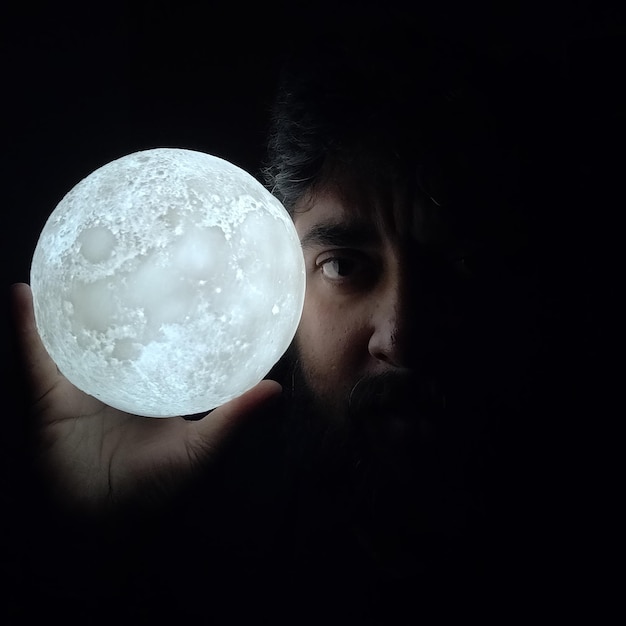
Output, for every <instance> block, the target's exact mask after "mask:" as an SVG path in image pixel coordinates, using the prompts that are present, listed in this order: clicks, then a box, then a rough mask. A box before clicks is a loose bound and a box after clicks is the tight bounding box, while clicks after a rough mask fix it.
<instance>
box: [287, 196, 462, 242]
mask: <svg viewBox="0 0 626 626" xmlns="http://www.w3.org/2000/svg"><path fill="white" fill-rule="evenodd" d="M293 219H294V224H295V226H296V230H297V231H298V235H299V236H300V239H301V240H302V241H303V244H307V245H310V244H311V243H315V242H317V241H324V242H325V243H328V244H332V243H333V237H336V238H337V244H338V245H339V244H340V243H341V245H350V244H352V243H353V244H355V245H356V244H357V243H358V244H359V245H367V244H375V243H380V242H381V241H382V240H388V241H390V242H392V243H393V244H394V245H397V246H403V245H409V246H410V245H415V244H418V245H420V246H424V247H431V246H433V247H439V246H441V245H444V244H445V243H448V242H450V240H451V239H453V238H456V237H455V236H454V234H453V232H452V229H451V228H450V224H448V220H446V219H445V214H444V211H443V210H442V209H441V207H438V206H437V205H436V204H435V203H433V202H432V201H431V202H430V203H428V202H427V201H425V200H423V199H416V198H415V197H411V196H410V195H409V194H408V193H406V192H403V191H400V190H396V192H395V193H393V192H391V191H389V192H387V193H381V192H380V191H378V192H374V191H373V190H372V189H371V188H369V189H368V186H367V185H364V186H363V187H362V188H360V189H359V188H354V187H350V188H348V187H345V186H343V187H341V186H338V185H327V186H325V187H324V188H323V189H321V190H318V191H315V192H311V193H309V194H307V195H306V196H305V197H303V198H301V200H300V201H299V202H298V203H296V206H295V209H294V212H293Z"/></svg>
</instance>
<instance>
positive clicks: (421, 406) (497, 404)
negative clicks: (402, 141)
mask: <svg viewBox="0 0 626 626" xmlns="http://www.w3.org/2000/svg"><path fill="white" fill-rule="evenodd" d="M360 201H361V202H367V201H368V200H367V198H361V200H360ZM400 201H401V200H400ZM354 202H355V201H354V200H351V199H350V198H349V196H347V195H346V194H340V193H337V192H336V191H333V189H332V188H327V189H326V190H325V191H323V192H320V193H317V194H315V195H314V196H312V197H310V198H308V199H307V200H306V201H302V202H301V203H300V204H299V205H298V206H297V207H296V211H295V214H294V222H295V226H296V229H297V231H298V234H299V236H300V239H301V242H302V247H303V252H304V257H305V263H306V272H307V291H306V299H305V304H304V311H303V315H302V319H301V322H300V326H299V328H298V332H297V335H296V351H297V355H298V358H299V368H300V370H301V372H302V375H303V377H304V381H305V383H306V385H307V386H308V388H309V390H310V393H311V394H312V397H313V398H314V399H315V402H316V409H317V410H318V411H319V412H320V414H321V416H323V419H325V420H326V422H327V424H328V425H330V426H331V427H332V428H333V429H335V430H337V431H338V432H344V433H348V435H346V436H354V434H355V433H357V434H358V437H360V438H361V442H360V444H359V445H360V446H361V447H362V448H363V449H366V450H367V453H368V454H369V453H372V452H373V454H374V456H378V457H380V458H383V459H384V458H385V457H387V458H394V457H395V458H399V457H398V456H397V455H398V454H399V453H401V452H404V453H407V454H408V456H410V455H411V454H414V453H415V445H417V446H421V445H423V444H424V442H425V441H426V442H427V441H428V440H429V438H433V437H435V438H436V437H439V438H441V437H442V436H453V437H464V436H465V434H459V433H461V431H463V433H465V432H467V431H469V432H477V431H478V430H480V428H482V427H483V426H484V422H485V420H487V419H489V418H490V416H489V415H488V413H489V411H493V410H494V409H495V410H500V409H501V408H502V406H503V404H506V403H507V402H508V403H511V402H512V403H514V402H515V394H516V393H518V392H519V388H520V383H522V381H523V370H524V367H525V364H526V361H525V359H524V357H523V354H522V351H521V347H522V345H523V344H524V343H525V342H526V334H525V329H524V328H522V327H521V326H520V325H519V323H520V320H519V319H518V318H519V316H520V312H521V310H520V308H519V307H518V306H517V304H518V303H517V301H516V297H517V296H521V292H520V291H519V290H517V289H516V287H515V285H514V281H513V279H512V278H511V277H510V276H509V275H507V274H506V273H505V272H504V271H503V268H504V267H505V265H506V262H505V261H504V260H503V259H502V258H500V257H496V256H493V255H494V254H495V253H493V249H494V248H493V241H490V238H491V239H494V235H493V233H492V234H489V235H485V236H484V237H483V238H482V240H481V239H480V238H479V237H476V236H475V234H476V233H474V234H473V235H470V233H471V232H472V230H471V229H465V230H462V229H459V228H458V225H455V223H454V220H453V219H452V218H450V217H449V216H448V215H447V214H446V211H445V209H443V208H441V207H439V206H438V205H437V204H436V203H434V202H432V203H427V202H424V203H422V204H421V205H420V206H413V207H411V208H409V209H407V208H406V207H405V208H404V209H403V208H402V207H400V210H399V211H398V206H397V205H398V203H399V201H398V199H396V200H395V204H396V207H395V209H394V208H392V207H391V205H388V206H386V207H385V206H383V205H382V203H380V202H379V204H378V205H377V206H374V205H373V206H372V208H371V210H369V209H368V210H365V211H364V210H362V208H363V207H356V206H355V204H354ZM385 211H387V215H389V214H390V213H394V211H395V213H396V214H397V215H402V214H404V216H405V217H404V218H403V219H401V220H400V221H402V224H398V218H397V216H396V218H389V219H385V218H383V217H381V216H384V215H385ZM407 215H409V217H408V218H407V217H406V216H407ZM518 235H519V232H518V229H517V228H516V226H515V225H514V224H513V226H512V223H510V222H506V221H505V222H503V224H502V225H500V228H499V229H498V230H497V232H496V234H495V241H497V243H498V246H499V247H500V249H501V250H505V251H507V252H512V251H514V247H515V245H517V243H516V242H515V239H516V238H517V236H518ZM485 250H488V251H489V252H488V254H491V257H490V258H489V259H488V263H487V265H489V268H488V269H487V270H485V269H484V268H482V267H478V270H477V269H476V267H474V266H473V265H472V263H474V264H475V259H473V257H472V255H474V257H476V253H477V252H479V254H478V256H480V254H483V255H484V254H486V253H485ZM468 259H470V262H469V263H468V262H467V260H468ZM475 265H476V264H475ZM478 265H480V264H478ZM483 265H484V259H483ZM476 274H479V275H478V276H477V275H476ZM511 294H516V295H514V297H513V298H512V295H511ZM522 317H523V316H522ZM455 429H457V430H456V431H455ZM459 429H460V430H459ZM444 431H445V432H446V435H442V433H443V432H444Z"/></svg>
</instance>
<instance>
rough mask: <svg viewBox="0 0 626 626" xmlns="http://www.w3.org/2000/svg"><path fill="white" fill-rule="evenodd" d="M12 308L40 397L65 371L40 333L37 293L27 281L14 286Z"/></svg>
mask: <svg viewBox="0 0 626 626" xmlns="http://www.w3.org/2000/svg"><path fill="white" fill-rule="evenodd" d="M11 310H12V316H13V328H14V330H15V335H16V340H17V346H18V348H19V352H20V361H21V363H22V367H23V368H24V373H25V375H26V377H27V381H28V383H29V385H30V386H31V391H32V393H33V396H34V398H35V399H39V398H41V397H42V396H43V395H44V394H45V393H47V392H48V391H49V390H50V389H51V388H52V387H53V386H54V385H55V383H56V382H58V380H59V378H60V376H61V374H60V373H59V370H58V368H57V366H56V364H55V362H54V361H53V360H52V359H51V358H50V356H49V355H48V352H47V351H46V349H45V347H44V345H43V343H42V341H41V337H40V336H39V332H38V330H37V325H36V323H35V314H34V311H33V295H32V292H31V289H30V287H29V285H27V284H26V283H16V284H14V285H12V286H11Z"/></svg>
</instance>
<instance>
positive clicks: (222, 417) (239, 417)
mask: <svg viewBox="0 0 626 626" xmlns="http://www.w3.org/2000/svg"><path fill="white" fill-rule="evenodd" d="M281 392H282V387H281V386H280V384H279V383H277V382H276V381H274V380H262V381H261V382H260V383H258V384H257V385H256V386H254V387H253V388H252V389H250V390H249V391H247V392H246V393H244V394H242V395H241V396H239V397H237V398H235V399H234V400H231V401H230V402H227V403H226V404H223V405H222V406H220V407H218V408H217V409H215V410H214V411H211V413H209V414H208V415H207V416H205V417H204V418H202V419H201V420H199V421H197V422H191V424H193V427H194V428H195V429H196V431H197V436H198V442H199V444H200V445H201V446H202V447H203V448H207V449H212V450H214V449H215V446H217V445H219V444H220V443H221V442H222V441H223V440H224V439H225V438H226V437H227V436H228V435H229V434H230V433H231V432H232V431H233V430H234V429H235V428H236V427H237V426H238V425H239V424H240V423H241V422H243V421H245V419H246V418H248V417H250V416H251V415H252V414H254V413H256V412H258V411H259V410H260V409H262V408H264V407H267V406H268V405H269V404H270V403H271V402H272V401H273V400H275V399H276V398H278V397H279V396H280V394H281Z"/></svg>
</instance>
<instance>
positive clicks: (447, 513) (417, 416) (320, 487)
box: [276, 347, 493, 576]
mask: <svg viewBox="0 0 626 626" xmlns="http://www.w3.org/2000/svg"><path fill="white" fill-rule="evenodd" d="M281 364H282V365H281V367H282V376H276V377H277V378H278V379H279V380H280V381H281V382H282V383H283V387H284V390H285V396H286V402H287V420H286V428H287V439H288V441H289V446H290V450H291V460H292V463H291V465H292V468H293V470H292V471H294V472H296V473H299V475H300V476H301V481H300V485H301V489H300V494H301V497H302V498H305V499H307V498H308V499H309V503H308V505H307V506H306V508H307V510H308V511H309V513H308V514H307V518H308V519H311V510H313V509H315V515H314V516H313V517H315V518H316V519H319V518H320V517H324V515H326V522H324V523H327V520H328V519H332V520H334V522H336V523H338V524H343V525H344V526H346V527H349V528H350V529H351V532H352V533H353V534H354V536H355V537H356V538H357V541H358V542H359V544H360V545H361V547H362V548H364V549H365V551H366V552H367V553H368V554H369V555H370V557H372V558H373V559H374V560H375V561H376V562H377V563H378V564H379V565H382V566H383V567H384V568H385V569H386V570H388V571H390V572H392V573H393V574H394V575H401V576H406V575H407V574H408V573H412V572H414V571H415V568H417V569H421V570H423V569H424V568H427V569H431V570H432V562H433V561H437V562H438V564H439V567H445V565H444V563H446V562H447V559H446V557H445V554H448V555H449V556H450V555H451V552H455V551H456V553H457V554H458V546H459V545H460V543H463V542H464V541H465V543H467V542H466V540H465V538H466V537H467V536H468V534H472V533H473V532H474V530H475V529H476V528H478V527H480V526H481V524H483V522H484V502H485V497H486V494H485V487H486V482H488V481H486V476H488V468H489V466H490V462H489V460H490V458H491V457H492V456H493V453H492V449H493V441H492V438H491V434H492V433H491V432H490V428H491V426H492V424H491V422H490V420H489V419H488V418H487V412H486V411H485V407H481V410H479V409H478V407H477V406H472V405H471V403H467V402H462V401H461V399H460V398H459V397H457V396H455V395H454V394H450V393H446V392H448V389H444V388H443V386H442V385H441V384H440V383H438V382H437V381H435V380H434V379H429V378H427V377H424V376H420V375H418V374H417V373H416V372H412V371H408V370H403V371H396V372H388V373H385V374H381V375H375V376H365V377H362V378H360V379H358V380H357V381H356V382H355V383H354V384H353V385H352V386H351V387H350V388H349V389H345V390H343V392H341V393H338V394H337V395H335V396H333V397H320V395H319V394H317V393H316V392H315V391H314V389H313V387H312V385H311V384H310V382H309V380H310V379H309V376H308V374H307V371H306V369H305V368H303V367H302V363H301V359H300V358H299V355H298V353H297V349H296V348H293V347H292V348H290V350H289V351H288V353H287V354H286V356H285V358H284V359H283V361H282V362H281ZM479 418H480V419H479ZM324 512H326V513H324ZM475 545H476V549H477V550H478V549H480V548H479V547H478V546H479V544H478V543H476V544H475ZM451 558H452V557H451ZM455 558H456V557H455ZM428 563H430V565H427V564H428Z"/></svg>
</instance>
